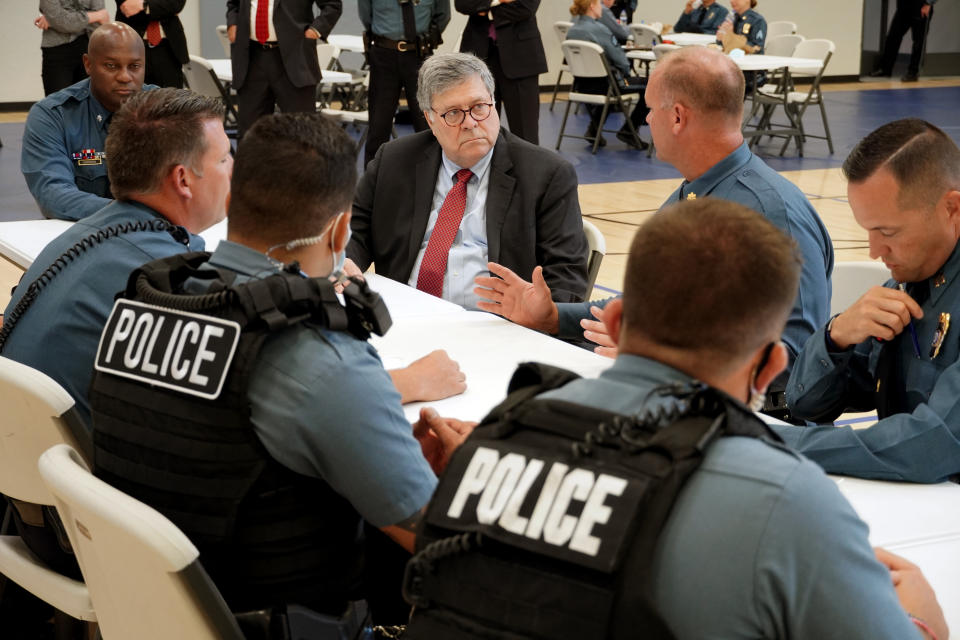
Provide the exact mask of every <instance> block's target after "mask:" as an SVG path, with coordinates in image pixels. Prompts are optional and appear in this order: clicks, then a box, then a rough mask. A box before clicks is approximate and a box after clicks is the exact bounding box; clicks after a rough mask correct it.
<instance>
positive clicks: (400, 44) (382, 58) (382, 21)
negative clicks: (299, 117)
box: [357, 0, 450, 167]
mask: <svg viewBox="0 0 960 640" xmlns="http://www.w3.org/2000/svg"><path fill="white" fill-rule="evenodd" d="M357 11H358V13H359V14H360V22H362V23H363V30H364V32H365V34H366V35H365V38H364V43H365V44H366V50H367V51H366V53H367V62H368V63H369V65H370V98H369V110H370V124H369V128H368V132H367V145H366V148H365V149H364V159H363V166H364V167H366V166H367V165H368V164H370V161H371V160H373V158H374V156H376V155H377V149H379V148H380V146H381V145H383V144H384V143H385V142H387V141H388V140H389V139H390V131H391V129H392V128H393V117H394V115H395V114H396V111H397V105H398V104H399V103H400V90H401V89H403V93H404V96H406V98H407V106H408V107H409V110H410V119H411V120H412V121H413V130H414V131H426V130H427V129H428V127H427V121H426V120H424V118H423V113H422V112H421V108H420V105H419V104H418V103H417V73H418V72H419V71H420V65H422V64H423V61H424V60H425V59H426V58H427V57H429V56H430V55H431V54H432V53H433V50H434V49H435V48H436V47H437V45H439V44H440V42H441V39H440V36H441V34H442V33H443V30H444V29H446V28H447V24H448V23H449V22H450V0H420V2H417V3H414V2H405V3H399V2H397V0H359V1H358V2H357Z"/></svg>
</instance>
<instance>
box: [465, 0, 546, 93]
mask: <svg viewBox="0 0 960 640" xmlns="http://www.w3.org/2000/svg"><path fill="white" fill-rule="evenodd" d="M454 6H455V7H456V9H457V11H459V12H460V13H464V14H466V15H468V16H470V17H469V19H468V20H467V26H466V27H465V28H464V29H463V40H461V42H460V51H463V52H466V53H472V54H474V55H476V56H477V57H478V58H483V59H484V60H486V59H487V49H488V47H489V45H490V38H489V32H490V18H488V17H487V15H486V13H487V12H488V11H492V12H493V26H494V27H495V28H496V30H497V49H498V50H499V53H500V66H501V67H502V68H503V73H504V75H505V76H507V78H509V79H511V80H515V79H516V78H526V77H527V76H535V75H539V74H541V73H546V71H547V57H546V55H545V54H544V52H543V41H542V40H541V39H540V30H539V29H537V7H539V6H540V0H514V2H510V3H508V4H501V5H497V6H496V7H494V8H493V9H490V0H455V2H454ZM481 13H483V14H484V15H480V14H481Z"/></svg>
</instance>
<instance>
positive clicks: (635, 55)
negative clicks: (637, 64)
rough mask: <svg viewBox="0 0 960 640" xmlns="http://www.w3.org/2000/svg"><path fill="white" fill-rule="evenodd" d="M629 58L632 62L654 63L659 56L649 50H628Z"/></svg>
mask: <svg viewBox="0 0 960 640" xmlns="http://www.w3.org/2000/svg"><path fill="white" fill-rule="evenodd" d="M627 58H629V59H630V60H643V61H645V62H653V61H655V60H656V59H657V56H656V55H655V54H654V53H653V51H650V50H649V49H628V50H627Z"/></svg>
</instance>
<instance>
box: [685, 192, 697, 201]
mask: <svg viewBox="0 0 960 640" xmlns="http://www.w3.org/2000/svg"><path fill="white" fill-rule="evenodd" d="M696 199H697V194H695V193H694V192H692V191H691V192H690V193H688V194H687V200H696Z"/></svg>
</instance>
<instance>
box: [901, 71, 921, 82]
mask: <svg viewBox="0 0 960 640" xmlns="http://www.w3.org/2000/svg"><path fill="white" fill-rule="evenodd" d="M916 81H917V74H915V73H908V74H907V75H905V76H903V77H902V78H900V82H916Z"/></svg>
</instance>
